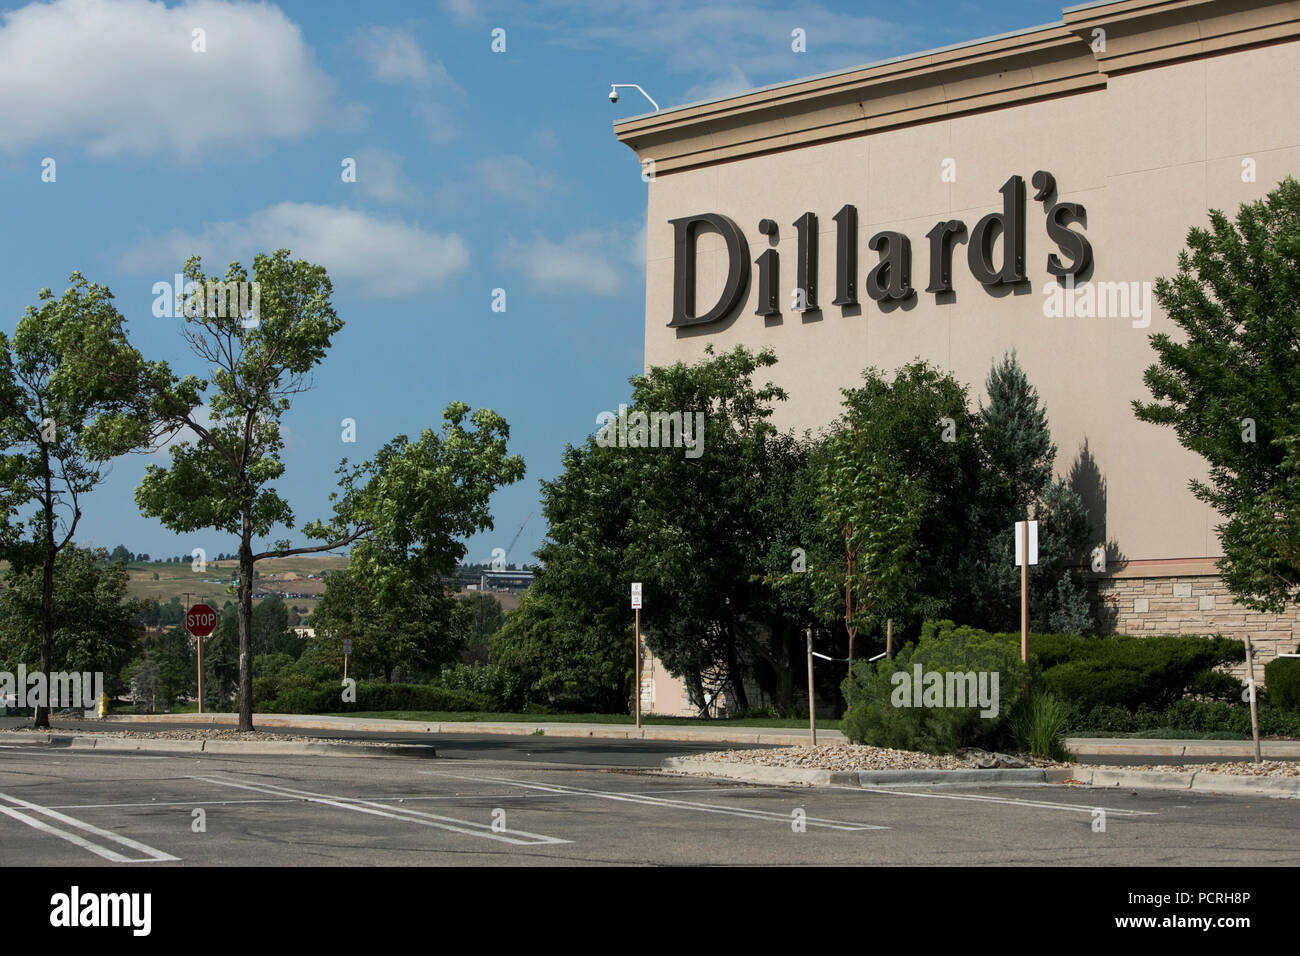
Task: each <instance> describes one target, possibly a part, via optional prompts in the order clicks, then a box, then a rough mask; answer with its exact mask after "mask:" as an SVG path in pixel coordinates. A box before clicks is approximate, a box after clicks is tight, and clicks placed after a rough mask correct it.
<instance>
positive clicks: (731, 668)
mask: <svg viewBox="0 0 1300 956" xmlns="http://www.w3.org/2000/svg"><path fill="white" fill-rule="evenodd" d="M727 672H728V674H729V676H730V678H731V689H732V690H733V691H735V693H736V707H737V708H739V709H740V710H749V695H748V694H746V693H745V675H744V674H743V673H742V672H741V669H740V655H739V654H737V653H736V634H735V631H734V629H733V625H731V624H728V625H727Z"/></svg>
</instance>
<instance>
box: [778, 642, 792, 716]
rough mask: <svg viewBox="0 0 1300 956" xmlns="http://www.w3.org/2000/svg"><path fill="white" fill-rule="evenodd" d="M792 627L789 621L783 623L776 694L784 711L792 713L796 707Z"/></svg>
mask: <svg viewBox="0 0 1300 956" xmlns="http://www.w3.org/2000/svg"><path fill="white" fill-rule="evenodd" d="M790 632H791V627H790V622H789V621H783V622H782V623H781V652H780V654H778V655H777V669H776V696H777V700H779V701H780V702H781V711H782V713H786V714H788V713H790V712H791V710H793V708H794V672H793V670H792V668H791V666H790V651H791V649H792V648H791V646H790V645H791V641H790V638H791V633H790Z"/></svg>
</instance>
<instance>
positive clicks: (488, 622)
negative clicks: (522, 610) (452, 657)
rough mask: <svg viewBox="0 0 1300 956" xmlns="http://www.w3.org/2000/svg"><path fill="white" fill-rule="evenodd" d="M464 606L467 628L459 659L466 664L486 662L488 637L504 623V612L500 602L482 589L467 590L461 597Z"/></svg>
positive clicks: (488, 647) (488, 646)
mask: <svg viewBox="0 0 1300 956" xmlns="http://www.w3.org/2000/svg"><path fill="white" fill-rule="evenodd" d="M460 600H461V603H462V604H463V605H464V606H465V610H466V614H465V620H466V622H467V629H466V631H465V636H464V639H463V647H464V650H463V651H462V652H461V660H462V661H463V662H464V663H466V664H486V663H487V662H488V656H489V654H488V652H489V649H490V640H489V639H490V638H491V637H492V635H493V634H495V633H496V632H497V631H499V630H501V625H502V624H504V623H505V620H506V612H505V611H504V610H502V608H501V602H500V601H498V600H497V599H496V598H495V597H494V596H493V595H491V594H487V593H485V592H483V591H468V592H466V593H465V594H464V595H463V596H462V597H461V598H460Z"/></svg>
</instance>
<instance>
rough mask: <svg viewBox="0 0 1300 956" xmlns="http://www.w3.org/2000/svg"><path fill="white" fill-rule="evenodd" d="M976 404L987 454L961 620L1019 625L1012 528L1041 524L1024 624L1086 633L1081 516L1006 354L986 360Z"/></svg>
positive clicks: (962, 575)
mask: <svg viewBox="0 0 1300 956" xmlns="http://www.w3.org/2000/svg"><path fill="white" fill-rule="evenodd" d="M985 387H986V390H987V392H988V404H987V405H985V404H983V403H982V402H981V405H980V413H979V425H980V428H979V442H980V445H981V446H982V448H983V452H984V462H983V467H982V471H981V479H980V498H979V502H978V505H977V506H976V508H975V509H974V514H973V520H972V523H971V526H970V528H969V531H968V533H967V535H966V537H967V541H968V546H967V548H966V550H965V552H964V554H963V557H962V561H961V564H960V568H959V570H958V572H957V575H956V578H957V580H958V581H959V582H960V583H959V585H958V593H959V594H960V595H961V598H960V606H961V609H962V611H963V613H964V617H963V620H965V621H966V622H967V623H970V624H972V625H974V626H976V627H981V628H987V629H990V630H995V631H1013V630H1018V629H1019V626H1020V571H1019V569H1018V568H1017V567H1016V565H1015V540H1014V537H1015V536H1014V532H1013V529H1014V527H1015V523H1016V522H1017V521H1024V520H1026V519H1029V520H1036V521H1038V564H1037V565H1033V566H1031V567H1030V569H1029V597H1030V601H1029V607H1030V624H1031V626H1032V627H1033V628H1035V629H1036V630H1047V631H1053V632H1057V633H1067V634H1086V633H1089V632H1090V631H1091V630H1092V628H1093V620H1092V612H1091V610H1090V608H1089V606H1088V596H1087V590H1086V586H1085V584H1084V582H1083V578H1082V575H1081V574H1080V572H1079V570H1078V565H1079V563H1080V562H1081V560H1082V559H1083V557H1084V555H1085V552H1086V550H1087V545H1088V534H1089V528H1088V515H1087V511H1086V509H1085V508H1084V505H1083V502H1082V500H1081V499H1080V498H1079V496H1078V495H1077V494H1075V493H1074V492H1073V491H1071V490H1070V488H1069V487H1068V485H1067V484H1066V482H1065V480H1064V479H1062V478H1053V469H1054V466H1055V462H1056V445H1055V444H1053V443H1052V436H1051V432H1050V430H1049V428H1048V424H1047V410H1046V408H1045V407H1044V406H1043V405H1042V403H1041V401H1040V399H1039V396H1038V392H1037V390H1036V389H1035V388H1034V387H1033V385H1031V384H1030V382H1029V379H1028V377H1027V376H1026V375H1025V372H1024V369H1023V368H1022V367H1021V366H1020V363H1019V361H1018V360H1017V359H1016V356H1015V353H1014V352H1012V353H1010V354H1008V355H1005V356H1003V358H1002V359H1001V360H999V361H996V362H994V363H993V366H992V367H991V368H990V370H989V374H988V378H987V380H986V382H985Z"/></svg>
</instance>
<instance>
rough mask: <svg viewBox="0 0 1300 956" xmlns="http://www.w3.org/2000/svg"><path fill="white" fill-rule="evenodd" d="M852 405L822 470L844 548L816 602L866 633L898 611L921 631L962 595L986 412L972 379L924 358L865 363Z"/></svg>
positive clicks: (904, 629) (831, 518) (900, 620)
mask: <svg viewBox="0 0 1300 956" xmlns="http://www.w3.org/2000/svg"><path fill="white" fill-rule="evenodd" d="M844 408H845V410H844V413H843V414H842V416H841V418H840V420H839V421H838V422H837V424H836V426H835V428H834V430H833V431H832V434H831V435H830V437H829V439H828V442H829V448H828V455H827V461H826V466H825V471H824V473H823V474H824V478H823V493H824V498H825V515H826V520H827V521H828V522H829V523H830V525H831V528H832V530H833V532H834V533H835V534H836V535H837V536H838V540H839V542H840V546H839V548H840V549H839V552H838V555H837V560H836V564H835V566H834V571H833V573H830V574H825V573H823V574H819V578H820V579H821V581H822V582H823V583H822V587H821V589H820V592H819V593H820V602H819V607H821V608H822V609H823V613H824V614H827V615H828V616H829V615H830V614H831V613H832V612H831V610H830V609H831V608H836V609H837V611H836V612H835V613H837V614H838V616H841V617H843V618H844V619H845V620H846V623H847V624H849V625H850V626H853V627H855V628H857V629H859V630H861V629H864V628H865V630H866V633H868V634H870V633H872V632H873V631H874V630H875V629H876V628H878V627H879V626H880V625H881V624H883V623H884V621H885V619H886V618H889V617H892V618H894V619H895V625H896V630H899V631H900V632H901V634H907V633H910V634H913V635H915V634H916V633H917V632H918V629H919V627H920V624H921V621H922V620H924V619H925V618H927V617H938V616H942V614H943V613H945V612H946V611H947V610H948V609H949V608H950V607H951V606H952V604H953V603H954V598H955V595H954V587H953V575H954V572H955V569H956V568H957V566H958V563H959V561H960V558H961V553H962V550H963V549H964V548H966V547H967V546H968V541H967V536H968V534H969V528H970V520H971V513H972V510H973V508H974V506H975V503H976V500H977V498H978V495H979V485H980V465H981V455H980V447H979V421H978V419H977V418H976V417H975V416H974V415H973V414H972V413H971V412H970V410H969V409H968V407H967V394H966V389H965V387H964V386H963V385H962V384H961V383H959V382H958V381H957V380H956V379H954V378H953V377H952V376H951V375H948V374H944V373H942V372H940V371H939V370H938V369H935V368H933V367H932V366H930V365H927V364H926V363H924V362H921V361H916V362H912V363H910V364H908V365H905V366H903V367H902V368H901V369H899V370H898V371H897V372H896V373H895V374H894V375H893V378H892V380H890V379H889V378H887V377H886V376H885V375H884V374H883V373H881V372H880V371H878V370H876V369H867V370H866V371H865V372H864V373H863V384H862V386H861V387H859V388H856V389H845V390H844ZM850 656H853V655H852V654H851V655H850Z"/></svg>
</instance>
